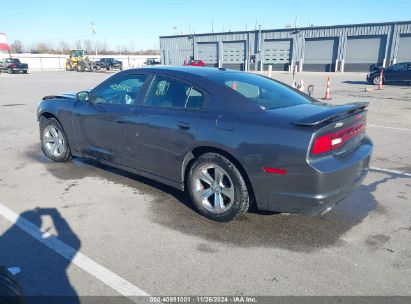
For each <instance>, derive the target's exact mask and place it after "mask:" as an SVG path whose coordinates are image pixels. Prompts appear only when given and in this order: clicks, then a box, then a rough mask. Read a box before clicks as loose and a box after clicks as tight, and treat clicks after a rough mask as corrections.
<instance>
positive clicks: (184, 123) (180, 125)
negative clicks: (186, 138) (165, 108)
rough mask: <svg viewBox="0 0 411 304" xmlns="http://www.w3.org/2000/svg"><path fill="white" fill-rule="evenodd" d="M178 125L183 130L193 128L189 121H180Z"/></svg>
mask: <svg viewBox="0 0 411 304" xmlns="http://www.w3.org/2000/svg"><path fill="white" fill-rule="evenodd" d="M177 125H178V127H179V128H180V129H181V130H189V129H190V128H191V125H190V124H189V123H188V122H179V123H178V124H177Z"/></svg>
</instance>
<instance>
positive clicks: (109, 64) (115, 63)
mask: <svg viewBox="0 0 411 304" xmlns="http://www.w3.org/2000/svg"><path fill="white" fill-rule="evenodd" d="M96 66H98V67H99V68H101V69H106V70H114V69H118V70H122V69H123V63H122V62H121V61H120V60H117V59H114V58H101V59H100V60H99V61H97V62H96Z"/></svg>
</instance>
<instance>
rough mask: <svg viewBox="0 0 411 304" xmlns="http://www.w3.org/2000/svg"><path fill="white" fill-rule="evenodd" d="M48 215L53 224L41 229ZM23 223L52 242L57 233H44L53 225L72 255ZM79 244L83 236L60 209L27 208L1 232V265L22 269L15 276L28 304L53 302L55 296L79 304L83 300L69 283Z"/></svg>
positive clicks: (59, 301) (62, 300)
mask: <svg viewBox="0 0 411 304" xmlns="http://www.w3.org/2000/svg"><path fill="white" fill-rule="evenodd" d="M45 218H48V219H49V220H48V221H47V223H51V226H50V227H47V229H46V230H40V227H42V224H43V222H44V220H45ZM27 221H29V222H30V223H31V224H33V225H34V226H33V225H31V224H30V223H27ZM22 226H23V227H25V228H26V229H30V232H31V233H34V234H35V235H38V236H40V237H41V238H43V239H44V242H52V241H53V240H52V239H53V238H54V236H50V235H47V234H45V233H46V232H48V229H51V228H53V229H54V231H55V232H56V237H57V238H58V239H59V240H60V241H62V242H64V243H65V244H67V245H69V246H70V247H71V248H72V249H73V252H72V253H73V254H72V256H71V258H70V259H67V258H64V257H62V256H61V255H59V254H57V253H56V252H55V251H53V250H51V249H50V248H48V247H46V246H45V245H44V244H42V243H41V242H40V241H38V240H36V239H35V238H33V237H32V236H30V235H29V234H28V233H26V232H24V231H23V230H21V228H20V227H22ZM80 247H81V242H80V239H79V238H78V237H77V235H76V234H75V233H74V231H73V230H72V229H71V228H70V225H69V224H68V223H67V221H66V220H65V218H64V217H62V215H61V214H60V213H59V212H58V210H57V209H55V208H36V209H34V210H27V211H25V212H22V213H21V214H20V215H19V217H18V219H17V221H16V223H15V224H14V225H13V226H11V227H10V228H9V229H8V230H7V231H5V232H4V233H3V234H2V235H0V248H1V250H0V265H2V266H5V267H6V268H14V269H18V271H20V272H18V271H17V273H16V274H15V278H16V280H17V282H18V283H19V285H20V287H21V288H22V290H23V293H24V297H25V303H29V304H30V303H45V302H47V303H51V302H54V300H53V298H54V299H56V300H58V301H56V302H54V303H62V304H65V303H73V304H76V303H80V301H79V298H78V296H77V293H76V290H75V288H74V287H73V286H72V285H71V283H70V280H69V278H68V274H67V269H68V267H69V265H70V264H71V260H72V259H73V258H74V257H75V255H76V252H77V251H78V250H79V249H80ZM0 296H1V295H0ZM7 303H8V302H7ZM10 303H11V302H10ZM13 303H14V302H13Z"/></svg>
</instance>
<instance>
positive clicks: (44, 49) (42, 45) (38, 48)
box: [35, 42, 49, 54]
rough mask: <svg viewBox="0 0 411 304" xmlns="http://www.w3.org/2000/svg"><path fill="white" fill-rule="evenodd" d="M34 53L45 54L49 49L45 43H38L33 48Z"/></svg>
mask: <svg viewBox="0 0 411 304" xmlns="http://www.w3.org/2000/svg"><path fill="white" fill-rule="evenodd" d="M35 51H36V52H38V53H40V54H47V53H48V52H49V47H48V45H47V44H46V43H45V42H39V43H37V44H36V46H35Z"/></svg>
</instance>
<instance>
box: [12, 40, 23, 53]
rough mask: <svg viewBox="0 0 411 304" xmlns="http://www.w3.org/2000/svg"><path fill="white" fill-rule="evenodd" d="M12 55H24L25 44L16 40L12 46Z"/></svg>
mask: <svg viewBox="0 0 411 304" xmlns="http://www.w3.org/2000/svg"><path fill="white" fill-rule="evenodd" d="M10 46H11V52H12V53H18V54H19V53H23V48H24V47H23V43H22V42H21V41H20V40H14V42H13V43H12V44H11V45H10Z"/></svg>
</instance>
